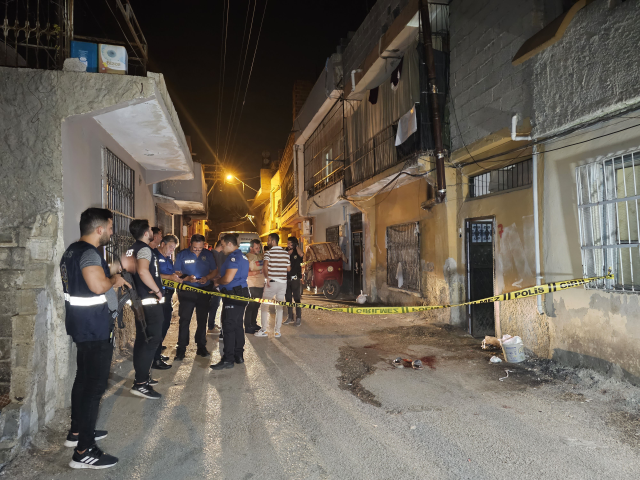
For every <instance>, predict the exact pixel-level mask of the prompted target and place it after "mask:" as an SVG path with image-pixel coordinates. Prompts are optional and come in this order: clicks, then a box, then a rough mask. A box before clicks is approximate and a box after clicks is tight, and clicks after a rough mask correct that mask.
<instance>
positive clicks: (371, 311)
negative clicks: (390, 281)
mask: <svg viewBox="0 0 640 480" xmlns="http://www.w3.org/2000/svg"><path fill="white" fill-rule="evenodd" d="M605 279H606V280H612V279H613V275H612V274H611V271H609V273H608V274H607V275H605V276H603V277H593V278H577V279H575V280H565V281H563V282H554V283H547V284H545V285H538V286H536V287H529V288H523V289H522V290H516V291H515V292H509V293H503V294H502V295H496V296H495V297H489V298H483V299H482V300H474V301H471V302H464V303H458V304H456V305H429V306H422V307H346V308H331V307H321V306H319V305H309V304H306V303H289V302H278V301H275V300H264V299H262V298H247V297H240V296H237V295H227V294H224V293H219V292H208V291H207V290H202V289H200V288H196V287H191V286H189V285H185V284H183V283H178V282H174V281H172V280H162V284H163V285H164V286H165V287H170V288H175V289H176V290H182V291H185V292H197V293H204V294H205V295H215V296H217V297H224V298H230V299H232V300H241V301H243V302H247V301H248V302H257V303H266V304H269V305H282V306H285V307H300V308H310V309H313V310H326V311H329V312H342V313H357V314H359V315H384V314H392V313H412V312H424V311H427V310H437V309H440V308H451V307H463V306H465V305H476V304H479V303H493V302H502V301H505V300H519V299H523V298H527V297H535V296H537V295H543V294H545V293H552V292H559V291H560V290H566V289H568V288H574V287H579V286H581V285H586V284H587V283H590V282H594V281H596V280H605Z"/></svg>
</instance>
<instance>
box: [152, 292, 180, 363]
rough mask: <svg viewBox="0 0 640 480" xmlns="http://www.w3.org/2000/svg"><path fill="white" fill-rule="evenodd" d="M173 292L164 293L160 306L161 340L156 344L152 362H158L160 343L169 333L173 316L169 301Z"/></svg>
mask: <svg viewBox="0 0 640 480" xmlns="http://www.w3.org/2000/svg"><path fill="white" fill-rule="evenodd" d="M174 291H175V290H173V289H171V290H165V291H164V303H163V304H162V315H163V317H164V319H163V321H162V338H161V339H160V343H159V344H158V348H157V350H156V354H155V356H154V357H153V359H154V360H160V355H161V354H162V342H164V339H165V337H166V336H167V332H168V331H169V327H170V326H171V316H172V315H173V306H171V301H172V300H173V292H174Z"/></svg>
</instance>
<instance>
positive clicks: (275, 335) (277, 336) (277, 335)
mask: <svg viewBox="0 0 640 480" xmlns="http://www.w3.org/2000/svg"><path fill="white" fill-rule="evenodd" d="M273 336H274V337H275V338H280V337H281V336H282V335H281V334H280V332H276V333H275V334H274V335H273Z"/></svg>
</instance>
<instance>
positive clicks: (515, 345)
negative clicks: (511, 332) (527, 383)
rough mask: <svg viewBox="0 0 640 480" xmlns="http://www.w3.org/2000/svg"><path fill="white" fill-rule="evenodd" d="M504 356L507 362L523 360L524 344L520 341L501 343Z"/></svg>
mask: <svg viewBox="0 0 640 480" xmlns="http://www.w3.org/2000/svg"><path fill="white" fill-rule="evenodd" d="M502 351H503V352H504V358H505V359H506V360H507V362H509V363H520V362H524V344H523V343H522V342H507V343H503V344H502Z"/></svg>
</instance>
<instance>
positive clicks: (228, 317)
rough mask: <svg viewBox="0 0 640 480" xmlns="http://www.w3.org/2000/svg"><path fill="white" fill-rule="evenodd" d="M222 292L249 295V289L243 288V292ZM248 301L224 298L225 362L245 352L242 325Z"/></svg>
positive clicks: (223, 357) (233, 359)
mask: <svg viewBox="0 0 640 480" xmlns="http://www.w3.org/2000/svg"><path fill="white" fill-rule="evenodd" d="M222 293H227V294H230V295H238V294H239V295H241V296H243V297H248V296H249V289H248V288H243V289H242V293H232V292H231V291H228V290H223V291H222ZM246 307H247V302H240V301H238V300H231V299H229V298H225V299H224V315H223V316H222V331H223V332H224V341H223V352H224V354H223V356H222V360H224V361H225V362H233V361H235V358H236V357H240V356H242V355H243V354H244V328H243V325H242V322H243V319H244V311H245V308H246Z"/></svg>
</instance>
